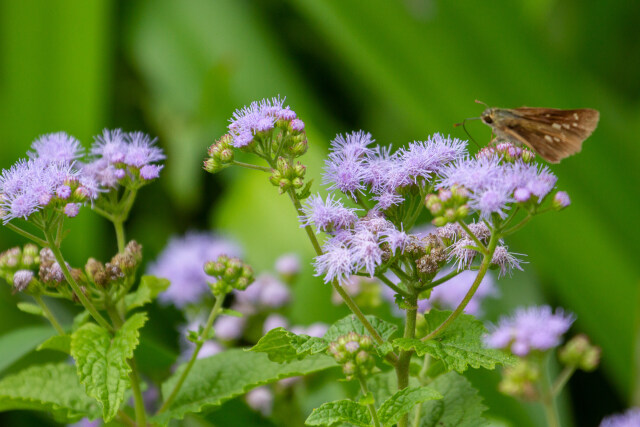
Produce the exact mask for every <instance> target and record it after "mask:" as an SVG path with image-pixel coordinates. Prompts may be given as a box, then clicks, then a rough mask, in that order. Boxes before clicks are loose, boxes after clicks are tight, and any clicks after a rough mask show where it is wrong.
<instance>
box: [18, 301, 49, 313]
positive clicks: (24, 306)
mask: <svg viewBox="0 0 640 427" xmlns="http://www.w3.org/2000/svg"><path fill="white" fill-rule="evenodd" d="M17 305H18V310H20V311H24V312H25V313H29V314H33V315H35V316H44V313H43V311H42V308H41V307H40V306H39V305H37V304H33V303H30V302H19V303H18V304H17Z"/></svg>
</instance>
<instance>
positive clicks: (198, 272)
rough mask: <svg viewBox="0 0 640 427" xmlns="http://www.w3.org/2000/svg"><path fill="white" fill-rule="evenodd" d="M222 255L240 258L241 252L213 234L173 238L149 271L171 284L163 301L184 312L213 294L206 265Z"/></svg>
mask: <svg viewBox="0 0 640 427" xmlns="http://www.w3.org/2000/svg"><path fill="white" fill-rule="evenodd" d="M220 255H228V256H231V257H233V256H239V255H240V249H239V248H238V246H237V245H235V244H234V243H232V242H230V241H228V240H225V239H222V238H219V237H216V236H213V235H211V234H209V233H198V232H191V233H187V234H186V235H184V236H181V237H173V238H171V240H169V243H168V244H167V246H166V248H165V249H164V251H162V253H161V254H160V255H159V256H158V258H157V259H156V261H155V262H153V263H152V264H151V265H150V266H149V268H148V270H147V274H151V275H153V276H158V277H164V278H166V279H169V281H170V282H171V285H170V286H169V288H168V289H167V290H166V291H164V292H163V293H161V294H160V296H159V299H160V301H162V302H164V303H172V304H174V305H175V306H176V307H178V308H182V307H184V306H185V305H187V304H190V303H195V302H197V301H198V300H199V299H200V298H201V297H203V296H204V295H207V294H209V293H210V291H209V287H208V286H207V281H209V280H211V278H210V277H209V276H207V275H206V274H205V272H204V264H205V263H206V262H207V261H212V260H215V259H217V258H218V257H219V256H220ZM249 289H251V287H249Z"/></svg>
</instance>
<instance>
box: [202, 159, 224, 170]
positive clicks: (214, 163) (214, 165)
mask: <svg viewBox="0 0 640 427" xmlns="http://www.w3.org/2000/svg"><path fill="white" fill-rule="evenodd" d="M223 168H224V167H223V165H222V164H221V163H220V162H219V161H218V160H215V159H212V158H209V159H206V160H205V161H204V165H203V169H204V170H206V171H207V172H209V173H216V172H220V171H221V170H222V169H223Z"/></svg>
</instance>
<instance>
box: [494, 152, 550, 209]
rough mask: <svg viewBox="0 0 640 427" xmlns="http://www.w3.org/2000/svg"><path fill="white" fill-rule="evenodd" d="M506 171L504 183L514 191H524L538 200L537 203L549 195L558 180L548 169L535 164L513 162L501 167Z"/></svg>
mask: <svg viewBox="0 0 640 427" xmlns="http://www.w3.org/2000/svg"><path fill="white" fill-rule="evenodd" d="M503 167H504V168H505V169H506V174H505V175H506V181H507V182H509V185H511V187H513V188H514V189H524V190H527V191H529V193H530V194H533V195H534V196H536V197H537V198H538V203H540V202H541V201H542V199H544V197H545V196H546V195H547V194H549V192H550V191H551V190H553V187H554V186H555V185H556V182H557V180H558V178H556V176H555V175H554V174H553V173H551V171H550V170H549V168H548V167H546V166H540V167H538V165H536V164H526V163H522V162H515V163H513V164H507V165H503Z"/></svg>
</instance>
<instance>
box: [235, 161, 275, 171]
mask: <svg viewBox="0 0 640 427" xmlns="http://www.w3.org/2000/svg"><path fill="white" fill-rule="evenodd" d="M231 164H232V165H235V166H240V167H243V168H247V169H253V170H258V171H262V172H271V168H266V167H264V166H258V165H252V164H251V163H243V162H238V161H237V160H234V161H233V162H231Z"/></svg>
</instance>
